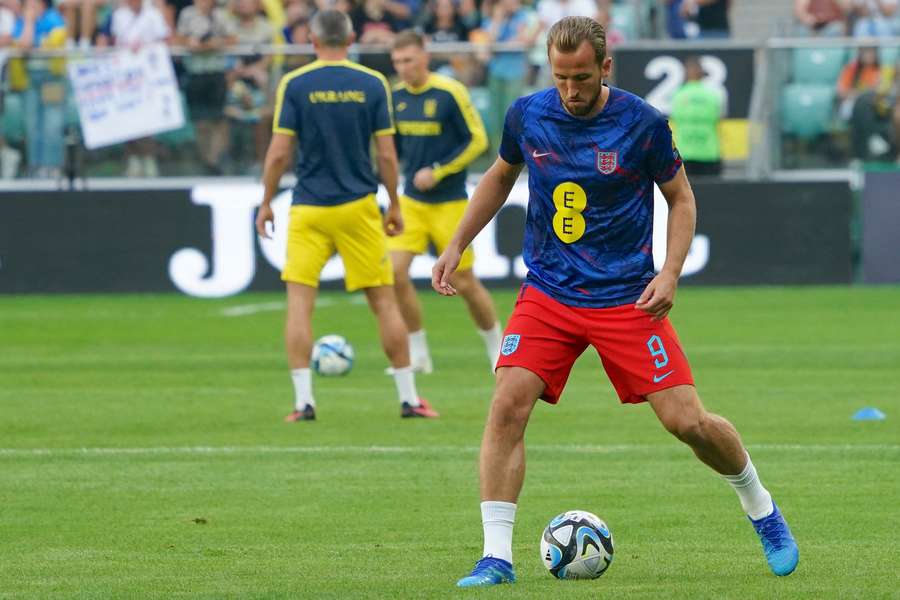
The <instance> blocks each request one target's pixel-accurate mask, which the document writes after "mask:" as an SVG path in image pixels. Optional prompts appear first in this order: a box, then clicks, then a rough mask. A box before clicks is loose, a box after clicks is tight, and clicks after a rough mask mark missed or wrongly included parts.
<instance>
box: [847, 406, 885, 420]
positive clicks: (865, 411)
mask: <svg viewBox="0 0 900 600" xmlns="http://www.w3.org/2000/svg"><path fill="white" fill-rule="evenodd" d="M886 418H887V415H885V414H884V413H883V412H881V411H880V410H878V409H877V408H875V407H872V406H869V407H866V408H861V409H859V410H858V411H856V414H854V415H853V420H854V421H884V420H885V419H886Z"/></svg>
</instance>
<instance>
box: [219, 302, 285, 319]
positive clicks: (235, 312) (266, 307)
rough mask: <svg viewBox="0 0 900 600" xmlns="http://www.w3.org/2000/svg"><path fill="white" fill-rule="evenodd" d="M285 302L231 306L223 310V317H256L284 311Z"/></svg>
mask: <svg viewBox="0 0 900 600" xmlns="http://www.w3.org/2000/svg"><path fill="white" fill-rule="evenodd" d="M284 307H285V303H284V302H259V303H257V304H240V305H238V306H229V307H228V308H223V309H222V311H221V314H222V316H223V317H245V316H247V315H255V314H256V313H261V312H271V311H275V310H283V309H284Z"/></svg>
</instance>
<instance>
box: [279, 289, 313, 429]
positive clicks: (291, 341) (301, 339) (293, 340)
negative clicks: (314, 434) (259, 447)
mask: <svg viewBox="0 0 900 600" xmlns="http://www.w3.org/2000/svg"><path fill="white" fill-rule="evenodd" d="M317 294H318V290H317V289H316V288H314V287H311V286H308V285H303V284H301V283H291V282H288V284H287V317H286V319H285V324H284V345H285V349H286V350H287V357H288V366H289V367H290V369H291V379H292V380H293V382H294V411H293V412H292V413H291V414H289V415H288V416H287V417H285V421H288V422H295V421H313V420H315V418H316V411H315V407H316V402H315V399H314V398H313V394H312V374H311V373H310V370H309V357H310V354H311V353H312V312H313V307H315V304H316V295H317Z"/></svg>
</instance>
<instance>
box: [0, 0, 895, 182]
mask: <svg viewBox="0 0 900 600" xmlns="http://www.w3.org/2000/svg"><path fill="white" fill-rule="evenodd" d="M733 4H735V2H733V1H732V0H0V68H2V70H3V75H2V88H0V102H2V103H3V105H2V108H3V116H2V122H0V177H2V178H4V179H10V178H14V177H23V176H24V177H37V178H54V177H58V176H59V174H60V173H61V170H62V168H63V165H64V162H65V160H66V156H65V154H66V153H65V142H64V140H65V139H66V133H67V132H69V131H72V130H74V131H75V132H76V133H77V131H78V127H77V124H78V117H77V112H76V110H75V106H74V100H73V98H72V97H71V92H70V90H69V89H68V86H67V82H66V78H65V59H64V58H46V57H23V56H21V54H19V55H16V56H15V57H11V58H9V59H8V60H7V59H6V57H5V52H6V51H7V50H9V49H13V50H15V51H17V52H20V53H21V52H22V51H26V50H28V49H33V48H43V49H57V50H66V51H68V52H71V53H73V54H82V55H83V54H84V53H85V52H89V51H90V49H92V48H108V47H122V48H132V49H135V48H138V47H140V46H142V45H146V44H150V43H155V42H162V43H165V44H167V45H169V46H170V47H171V48H172V49H173V55H174V56H175V67H176V73H177V75H178V78H179V84H180V87H181V90H182V93H183V97H184V104H185V108H186V109H187V115H188V119H189V121H190V122H189V124H188V125H187V126H186V127H185V128H184V130H182V131H178V132H174V133H172V134H165V135H162V136H156V138H147V139H143V140H137V141H133V142H130V143H128V144H126V145H125V147H124V152H123V151H122V149H121V148H118V149H116V151H115V153H114V154H113V155H111V158H110V159H109V160H107V161H105V163H106V164H107V166H106V167H105V170H104V168H103V167H101V168H99V169H93V170H94V171H95V172H96V174H100V175H121V174H124V175H127V176H129V177H135V176H147V177H154V176H157V175H159V174H160V171H162V173H163V174H166V175H179V174H185V175H186V174H196V173H197V172H202V173H205V174H209V175H217V174H241V175H246V174H258V172H259V168H260V164H261V161H262V157H263V154H264V151H265V148H266V144H267V143H268V139H269V135H270V133H269V132H270V129H271V119H272V109H273V98H274V91H275V87H276V86H277V83H278V80H279V79H280V76H281V75H282V74H283V73H285V72H287V71H288V70H290V69H291V68H295V67H297V66H300V65H302V64H305V63H306V62H309V61H310V60H312V56H311V54H310V55H298V54H292V53H285V54H279V53H278V51H277V49H274V50H273V47H278V46H281V45H284V44H301V45H303V44H308V43H309V42H310V38H309V23H310V19H311V17H312V16H313V15H314V14H315V13H316V11H318V10H321V9H322V8H324V7H326V6H329V7H335V8H337V9H339V10H341V11H344V12H346V13H347V14H349V15H350V17H351V20H352V22H353V26H354V30H355V33H356V36H357V40H358V42H360V43H361V44H364V45H366V46H367V47H368V51H367V52H364V53H362V54H360V55H358V56H356V58H357V59H358V60H359V61H360V62H361V63H362V64H364V65H367V66H369V67H372V68H375V69H377V70H379V71H382V72H385V73H388V74H392V71H393V69H392V66H391V64H390V57H389V53H388V48H389V46H390V44H391V41H392V40H393V38H394V36H395V35H396V34H397V33H398V32H399V31H401V30H403V29H406V28H415V29H417V30H419V31H421V32H422V33H424V34H425V35H426V36H427V37H428V38H429V39H430V40H432V41H433V42H439V43H445V42H470V43H472V44H473V46H471V47H469V49H468V50H466V51H456V50H455V49H454V52H452V53H446V54H440V53H438V54H436V55H435V56H434V60H435V64H434V65H433V67H434V68H435V70H436V71H438V72H440V73H444V74H447V75H450V76H452V77H454V78H456V79H458V80H460V81H462V82H463V83H465V84H466V85H467V86H469V87H470V89H474V90H478V91H477V92H475V93H473V96H474V99H475V101H476V105H477V106H478V108H479V110H481V111H482V114H483V116H484V118H485V121H486V125H487V128H488V133H489V137H490V139H491V140H492V142H496V140H497V139H498V137H499V131H500V127H501V120H502V116H503V113H504V109H505V107H506V106H508V105H509V104H510V103H511V102H512V100H513V99H515V98H516V97H518V96H519V95H521V94H522V93H524V92H526V91H527V90H529V89H534V88H536V87H541V86H544V85H546V84H547V83H548V82H549V74H548V73H547V68H546V65H545V63H546V61H545V60H544V40H545V35H546V31H547V30H548V29H549V27H550V26H551V25H552V24H553V23H554V22H556V21H557V20H559V19H560V18H562V17H564V16H570V15H584V16H591V17H593V18H595V19H596V20H598V21H599V22H601V23H602V24H604V25H605V26H606V28H607V30H608V40H609V44H610V45H611V46H615V45H616V44H619V43H622V42H624V41H628V40H633V39H636V38H638V37H645V36H654V37H667V38H672V39H690V38H699V39H717V38H726V37H729V36H730V35H731V26H730V23H729V21H730V19H729V12H730V11H731V10H732V8H733ZM897 9H898V0H795V1H794V20H793V24H792V25H791V26H790V27H789V29H790V32H791V33H792V34H793V35H796V36H803V37H810V36H844V35H852V36H858V37H866V38H872V37H879V36H893V35H895V34H897V33H898V31H900V11H898V10H897ZM494 43H507V44H510V43H511V44H512V47H515V44H518V45H520V47H521V48H522V49H520V50H512V49H510V47H509V46H507V49H506V50H503V51H493V52H492V51H491V50H490V49H489V48H490V44H494ZM379 48H380V49H381V51H380V52H379V51H378V49H379ZM896 58H897V53H896V52H884V51H881V52H874V51H872V50H865V49H864V50H862V51H861V52H860V53H859V56H858V58H854V59H852V60H851V59H850V57H849V55H845V56H844V59H843V60H842V61H841V64H842V65H843V64H844V63H846V65H845V66H843V71H842V72H841V73H840V75H839V77H838V76H835V81H834V82H833V85H832V87H833V89H834V94H833V97H832V98H830V102H831V103H832V104H833V110H832V116H833V119H832V121H833V122H842V123H844V125H845V127H844V128H845V129H847V128H848V127H847V125H849V128H850V129H851V130H852V136H851V137H852V138H853V141H852V154H853V156H855V157H858V158H866V157H871V156H873V155H883V154H884V153H885V152H893V149H894V148H895V147H897V146H900V144H897V143H895V140H897V139H900V109H898V108H897V106H898V102H897V99H898V91H900V89H898V88H900V85H898V82H897V80H898V79H900V77H898V76H897V75H896V73H897V69H896V67H897V66H900V64H898V65H895V61H896ZM832 124H833V123H832ZM69 137H70V139H71V138H72V137H73V136H69ZM76 139H77V137H76ZM879 140H880V142H879ZM185 142H192V143H190V144H187V145H188V146H190V147H191V148H192V152H190V153H187V152H185V151H184V149H183V148H184V146H185ZM887 148H889V150H888V149H887ZM179 153H182V154H179ZM94 155H96V153H94ZM99 156H102V153H100V155H99ZM122 156H125V162H124V164H123V162H122V158H121V157H122ZM160 157H165V159H166V160H165V165H164V167H163V168H162V169H161V168H160V163H159V160H160ZM95 158H96V156H92V162H100V163H104V161H103V160H99V161H97V160H94V159H95ZM179 169H180V170H179Z"/></svg>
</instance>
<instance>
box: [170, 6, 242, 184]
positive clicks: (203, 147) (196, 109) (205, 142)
mask: <svg viewBox="0 0 900 600" xmlns="http://www.w3.org/2000/svg"><path fill="white" fill-rule="evenodd" d="M176 33H177V39H178V43H179V44H181V45H183V46H186V47H187V48H188V49H189V50H190V51H191V56H189V57H187V58H185V60H184V67H185V70H186V72H187V82H186V84H185V85H184V92H185V96H187V102H188V107H189V108H190V113H191V118H192V119H193V120H194V125H195V128H196V131H197V147H198V150H199V152H200V160H201V161H202V162H203V165H204V167H205V168H206V171H207V173H208V174H210V175H218V174H221V173H222V167H221V165H220V163H219V161H220V160H221V158H222V152H223V151H224V150H225V147H226V146H227V144H228V128H227V123H226V122H225V121H224V119H223V112H224V108H225V100H226V97H227V94H228V85H227V82H226V80H225V69H226V67H227V64H228V58H227V57H226V56H223V55H222V54H221V51H222V50H224V49H227V48H228V47H229V46H231V45H233V44H234V43H235V41H236V36H235V31H234V24H233V23H232V21H231V19H229V18H228V15H227V13H226V12H225V11H223V10H222V9H220V8H217V7H216V6H215V3H214V0H193V4H192V5H191V6H188V7H187V8H185V9H184V10H182V11H181V15H180V16H179V17H178V27H177V30H176Z"/></svg>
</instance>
